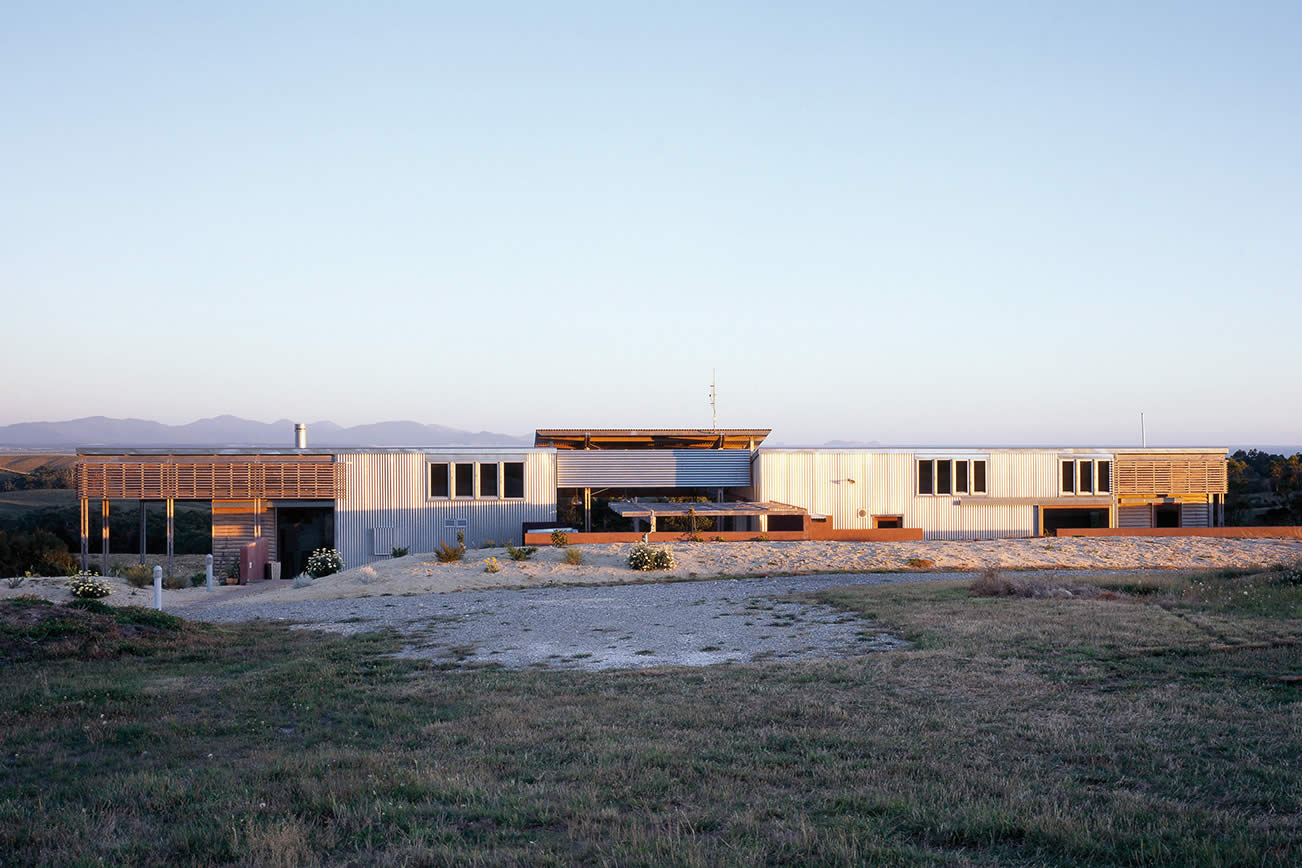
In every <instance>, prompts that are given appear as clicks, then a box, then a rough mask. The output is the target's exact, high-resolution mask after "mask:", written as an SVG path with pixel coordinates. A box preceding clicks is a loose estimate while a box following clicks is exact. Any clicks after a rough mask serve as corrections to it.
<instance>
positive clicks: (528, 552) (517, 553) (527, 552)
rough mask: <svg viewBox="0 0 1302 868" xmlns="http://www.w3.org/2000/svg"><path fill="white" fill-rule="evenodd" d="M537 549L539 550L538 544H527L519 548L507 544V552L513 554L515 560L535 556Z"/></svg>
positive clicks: (523, 559)
mask: <svg viewBox="0 0 1302 868" xmlns="http://www.w3.org/2000/svg"><path fill="white" fill-rule="evenodd" d="M536 551H538V547H537V546H525V547H524V548H519V549H518V548H516V547H515V546H513V545H511V544H510V543H507V544H506V553H507V554H508V555H510V556H511V560H513V561H527V560H529V558H531V557H533V556H534V552H536Z"/></svg>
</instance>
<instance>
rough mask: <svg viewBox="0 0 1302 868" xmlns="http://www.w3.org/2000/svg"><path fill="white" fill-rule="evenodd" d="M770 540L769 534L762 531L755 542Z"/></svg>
mask: <svg viewBox="0 0 1302 868" xmlns="http://www.w3.org/2000/svg"><path fill="white" fill-rule="evenodd" d="M768 541H769V535H768V534H766V533H762V534H760V535H759V536H757V537H755V542H768Z"/></svg>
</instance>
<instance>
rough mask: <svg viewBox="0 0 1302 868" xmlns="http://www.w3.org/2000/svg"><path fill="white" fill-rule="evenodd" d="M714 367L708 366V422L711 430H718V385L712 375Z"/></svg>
mask: <svg viewBox="0 0 1302 868" xmlns="http://www.w3.org/2000/svg"><path fill="white" fill-rule="evenodd" d="M714 373H715V372H714V368H710V423H711V428H710V430H711V431H718V430H719V405H718V400H719V385H718V380H717V379H716V378H715V375H714Z"/></svg>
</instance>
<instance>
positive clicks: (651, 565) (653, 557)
mask: <svg viewBox="0 0 1302 868" xmlns="http://www.w3.org/2000/svg"><path fill="white" fill-rule="evenodd" d="M628 565H629V567H630V568H632V569H635V570H638V571H640V572H646V571H648V570H672V569H673V568H674V555H673V552H671V551H669V549H666V548H658V547H656V546H650V545H647V544H646V543H638V544H637V545H635V546H633V550H632V551H631V552H629V554H628Z"/></svg>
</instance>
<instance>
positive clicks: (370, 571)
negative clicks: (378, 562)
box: [357, 566, 380, 585]
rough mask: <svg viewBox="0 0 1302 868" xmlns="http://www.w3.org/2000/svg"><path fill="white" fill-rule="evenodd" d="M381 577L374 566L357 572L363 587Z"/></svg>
mask: <svg viewBox="0 0 1302 868" xmlns="http://www.w3.org/2000/svg"><path fill="white" fill-rule="evenodd" d="M379 577H380V574H379V573H377V572H376V571H375V567H372V566H365V567H362V568H361V569H359V570H358V571H357V581H359V582H361V583H362V584H363V585H369V584H370V583H371V582H373V581H375V580H376V579H378V578H379Z"/></svg>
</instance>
